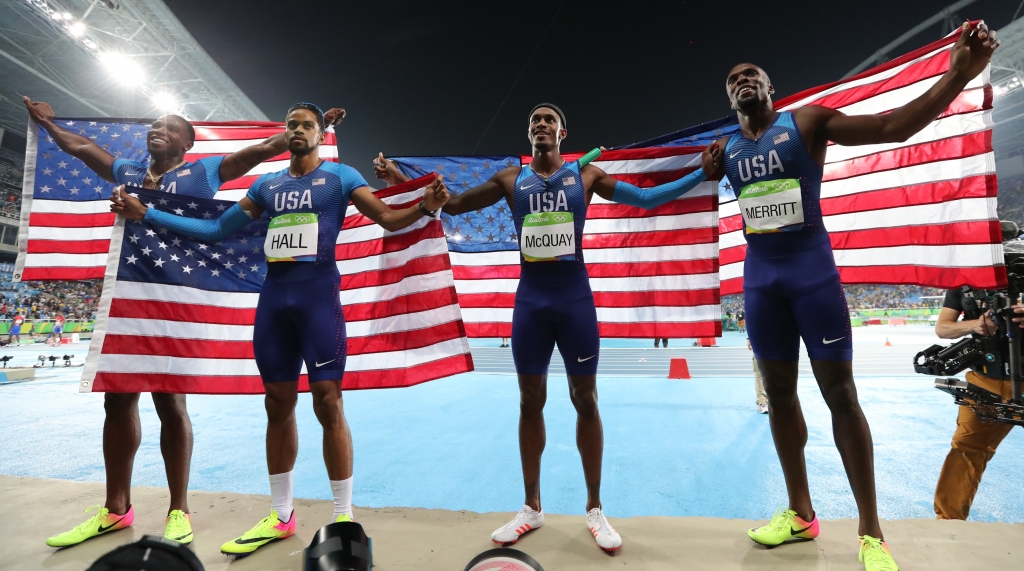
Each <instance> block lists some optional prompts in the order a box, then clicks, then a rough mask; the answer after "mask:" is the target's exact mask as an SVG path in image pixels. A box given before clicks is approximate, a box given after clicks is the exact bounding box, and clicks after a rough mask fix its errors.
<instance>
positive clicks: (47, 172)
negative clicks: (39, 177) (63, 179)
mask: <svg viewBox="0 0 1024 571" xmlns="http://www.w3.org/2000/svg"><path fill="white" fill-rule="evenodd" d="M43 174H45V175H46V176H50V175H51V174H53V169H51V168H49V167H47V168H45V169H43Z"/></svg>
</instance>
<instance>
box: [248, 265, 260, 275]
mask: <svg viewBox="0 0 1024 571" xmlns="http://www.w3.org/2000/svg"><path fill="white" fill-rule="evenodd" d="M249 269H250V270H252V273H256V272H258V271H260V267H259V266H249Z"/></svg>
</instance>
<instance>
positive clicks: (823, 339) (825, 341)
mask: <svg viewBox="0 0 1024 571" xmlns="http://www.w3.org/2000/svg"><path fill="white" fill-rule="evenodd" d="M840 339H846V336H845V335H843V336H842V337H840V338H838V339H832V340H831V341H830V340H828V339H825V338H824V337H822V338H821V342H822V343H824V344H825V345H828V344H830V343H835V342H836V341H839V340H840Z"/></svg>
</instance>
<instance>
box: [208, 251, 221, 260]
mask: <svg viewBox="0 0 1024 571" xmlns="http://www.w3.org/2000/svg"><path fill="white" fill-rule="evenodd" d="M210 257H211V258H213V259H214V260H219V259H220V254H218V253H217V252H214V253H212V254H210Z"/></svg>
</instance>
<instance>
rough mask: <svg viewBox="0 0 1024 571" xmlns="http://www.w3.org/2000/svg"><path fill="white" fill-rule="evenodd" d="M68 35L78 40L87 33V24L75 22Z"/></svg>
mask: <svg viewBox="0 0 1024 571" xmlns="http://www.w3.org/2000/svg"><path fill="white" fill-rule="evenodd" d="M68 33H70V34H71V35H72V36H74V37H76V38H77V37H79V36H81V35H82V34H84V33H85V24H83V23H81V22H75V23H74V24H71V27H69V28H68Z"/></svg>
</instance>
